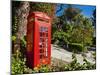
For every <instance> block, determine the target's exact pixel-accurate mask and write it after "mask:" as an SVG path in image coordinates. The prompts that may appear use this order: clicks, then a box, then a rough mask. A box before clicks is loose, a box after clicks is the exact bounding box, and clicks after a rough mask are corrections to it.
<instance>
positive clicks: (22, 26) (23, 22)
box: [14, 1, 30, 52]
mask: <svg viewBox="0 0 100 75" xmlns="http://www.w3.org/2000/svg"><path fill="white" fill-rule="evenodd" d="M29 10H30V5H29V2H27V1H23V2H20V4H19V7H17V9H16V10H15V12H16V13H15V15H16V16H17V17H18V32H17V33H16V41H15V46H14V51H15V52H16V50H20V40H21V39H22V38H23V36H24V35H26V32H27V17H28V15H29Z"/></svg>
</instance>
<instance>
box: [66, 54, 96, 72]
mask: <svg viewBox="0 0 100 75" xmlns="http://www.w3.org/2000/svg"><path fill="white" fill-rule="evenodd" d="M72 57H73V61H72V62H71V63H69V64H67V65H65V67H64V69H65V71H74V70H92V69H96V64H91V63H90V62H88V61H87V60H86V59H85V58H84V60H83V61H84V63H83V64H80V63H78V62H77V58H76V55H75V54H73V55H72Z"/></svg>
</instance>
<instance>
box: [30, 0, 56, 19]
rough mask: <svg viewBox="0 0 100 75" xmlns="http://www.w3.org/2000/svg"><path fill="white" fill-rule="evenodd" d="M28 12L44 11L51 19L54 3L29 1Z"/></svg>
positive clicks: (53, 12) (53, 15) (53, 14)
mask: <svg viewBox="0 0 100 75" xmlns="http://www.w3.org/2000/svg"><path fill="white" fill-rule="evenodd" d="M30 8H31V10H30V12H33V11H40V12H44V13H46V14H47V15H48V16H50V17H51V19H53V18H54V17H55V8H56V4H53V3H40V2H30Z"/></svg>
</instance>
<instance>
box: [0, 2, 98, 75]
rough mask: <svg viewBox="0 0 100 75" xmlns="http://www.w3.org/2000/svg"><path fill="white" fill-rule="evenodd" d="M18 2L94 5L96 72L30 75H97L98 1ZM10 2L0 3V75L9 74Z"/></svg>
mask: <svg viewBox="0 0 100 75" xmlns="http://www.w3.org/2000/svg"><path fill="white" fill-rule="evenodd" d="M19 1H36V2H50V3H66V4H82V5H96V10H97V14H96V16H97V18H96V19H97V22H96V23H97V24H96V37H97V38H96V39H97V45H96V47H97V53H96V55H97V62H96V64H97V66H96V70H87V71H86V70H85V71H83V70H82V71H68V72H67V71H66V72H52V73H36V74H30V75H37V74H39V75H57V74H58V75H61V74H62V75H65V74H67V75H76V74H77V75H80V74H81V75H88V74H90V75H98V74H99V71H100V59H99V57H100V54H99V53H100V50H99V48H100V46H99V44H100V33H99V30H100V21H99V20H100V4H99V3H100V0H52V1H51V0H42V1H41V0H19ZM10 5H11V4H10V0H1V1H0V75H9V74H10V52H11V48H10V41H11V40H10V30H11V29H10V28H11V27H10V26H11V25H10V22H11V18H10V17H11V15H10V13H11V12H10Z"/></svg>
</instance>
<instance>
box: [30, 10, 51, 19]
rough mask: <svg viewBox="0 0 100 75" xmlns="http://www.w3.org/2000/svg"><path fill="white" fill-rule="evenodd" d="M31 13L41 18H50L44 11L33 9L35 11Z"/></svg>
mask: <svg viewBox="0 0 100 75" xmlns="http://www.w3.org/2000/svg"><path fill="white" fill-rule="evenodd" d="M31 14H34V15H35V16H37V17H41V18H45V19H50V17H49V16H48V15H47V14H46V13H44V12H38V11H35V12H32V13H31Z"/></svg>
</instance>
